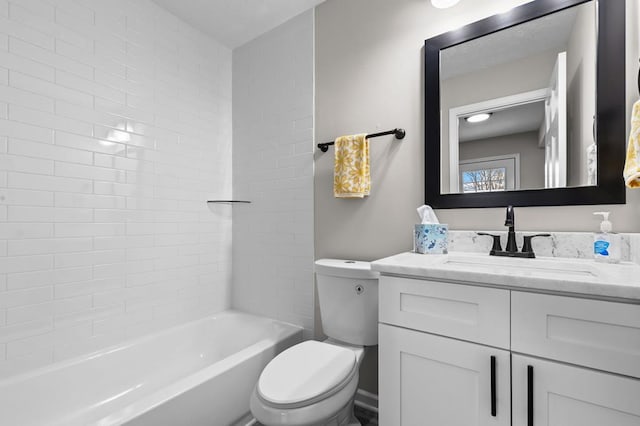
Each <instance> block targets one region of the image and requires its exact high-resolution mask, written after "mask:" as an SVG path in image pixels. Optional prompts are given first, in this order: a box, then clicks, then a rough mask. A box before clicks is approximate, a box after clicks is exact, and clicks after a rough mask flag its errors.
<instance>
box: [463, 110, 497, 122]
mask: <svg viewBox="0 0 640 426" xmlns="http://www.w3.org/2000/svg"><path fill="white" fill-rule="evenodd" d="M490 117H491V113H490V112H483V113H481V114H474V115H470V116H469V117H466V118H465V120H467V123H480V122H483V121H486V120H488V119H489V118H490Z"/></svg>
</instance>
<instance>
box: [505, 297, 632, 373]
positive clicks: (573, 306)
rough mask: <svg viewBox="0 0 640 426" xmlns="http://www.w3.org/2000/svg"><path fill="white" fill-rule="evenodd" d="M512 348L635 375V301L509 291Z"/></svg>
mask: <svg viewBox="0 0 640 426" xmlns="http://www.w3.org/2000/svg"><path fill="white" fill-rule="evenodd" d="M511 312H512V313H511V318H512V324H511V327H512V333H511V348H512V350H513V351H515V352H522V353H526V354H531V355H537V356H541V357H545V358H551V359H556V360H559V361H565V362H568V363H572V364H578V365H584V366H587V367H592V368H596V369H600V370H605V371H612V372H615V373H620V374H624V375H628V376H632V377H640V305H630V304H626V303H615V302H604V301H600V300H587V299H576V298H571V297H562V296H551V295H544V294H534V293H523V292H518V291H514V292H512V294H511Z"/></svg>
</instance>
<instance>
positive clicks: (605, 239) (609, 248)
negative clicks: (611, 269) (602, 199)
mask: <svg viewBox="0 0 640 426" xmlns="http://www.w3.org/2000/svg"><path fill="white" fill-rule="evenodd" d="M593 214H594V215H601V216H602V222H601V223H600V232H597V233H596V234H595V235H594V236H593V256H594V257H595V260H596V262H606V263H618V262H620V244H621V238H620V234H616V233H613V232H611V229H612V227H613V226H612V225H611V222H609V212H595V213H593Z"/></svg>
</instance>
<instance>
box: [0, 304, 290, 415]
mask: <svg viewBox="0 0 640 426" xmlns="http://www.w3.org/2000/svg"><path fill="white" fill-rule="evenodd" d="M301 340H302V329H301V328H299V327H295V326H292V325H289V324H285V323H282V322H278V321H275V320H271V319H267V318H262V317H257V316H252V315H247V314H243V313H239V312H235V311H226V312H222V313H219V314H216V315H214V316H211V317H208V318H204V319H202V320H198V321H194V322H191V323H188V324H184V325H181V326H177V327H173V328H171V329H168V330H166V331H162V332H159V333H155V334H152V335H149V336H145V337H142V338H139V339H136V340H132V341H129V342H126V343H125V344H122V345H118V346H115V347H111V348H108V349H105V350H103V351H100V352H96V353H93V354H91V355H89V356H85V357H82V358H76V359H72V360H69V361H65V362H61V363H57V364H53V365H51V366H48V367H45V368H42V369H39V370H35V371H33V372H29V373H27V374H23V375H20V376H15V377H11V378H9V379H7V380H4V381H0V425H2V426H5V425H6V426H14V425H15V426H30V425H46V426H54V425H64V426H73V425H82V426H85V425H119V424H127V425H131V426H142V425H145V426H146V425H149V426H151V425H153V426H162V425H167V426H178V425H194V426H195V425H207V426H218V425H220V426H222V425H230V424H233V423H234V422H236V421H238V419H240V418H241V417H243V416H244V415H246V413H248V411H249V396H250V394H251V391H252V390H253V386H254V385H255V383H256V381H257V379H258V376H259V375H260V372H261V371H262V369H263V367H264V366H265V365H266V364H267V363H268V362H269V361H270V360H271V359H272V358H273V357H274V356H275V355H276V354H277V353H278V352H280V351H282V350H283V349H286V348H287V347H289V346H291V345H293V344H296V343H298V342H300V341H301Z"/></svg>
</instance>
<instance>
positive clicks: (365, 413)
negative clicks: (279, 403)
mask: <svg viewBox="0 0 640 426" xmlns="http://www.w3.org/2000/svg"><path fill="white" fill-rule="evenodd" d="M355 414H356V418H357V419H358V420H359V421H360V423H362V426H378V413H374V412H372V411H369V410H365V409H364V408H361V407H358V406H356V407H355ZM255 426H261V425H260V423H256V424H255Z"/></svg>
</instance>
